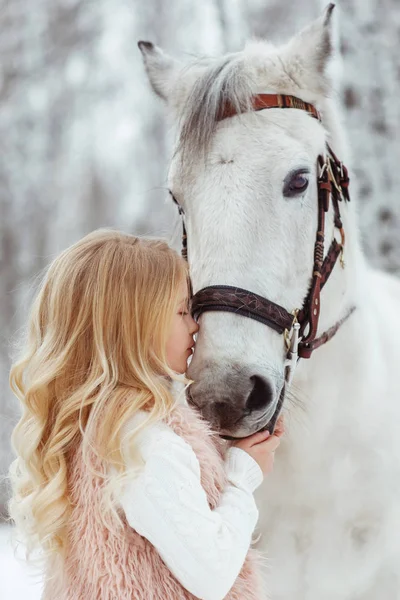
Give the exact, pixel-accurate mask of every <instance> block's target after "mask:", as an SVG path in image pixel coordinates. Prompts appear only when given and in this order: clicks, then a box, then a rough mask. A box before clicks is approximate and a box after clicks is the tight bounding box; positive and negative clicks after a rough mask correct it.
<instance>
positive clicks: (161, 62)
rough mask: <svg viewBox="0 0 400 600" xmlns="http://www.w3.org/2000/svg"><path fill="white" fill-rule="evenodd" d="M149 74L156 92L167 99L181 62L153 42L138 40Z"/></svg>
mask: <svg viewBox="0 0 400 600" xmlns="http://www.w3.org/2000/svg"><path fill="white" fill-rule="evenodd" d="M138 46H139V50H140V51H141V53H142V56H143V62H144V65H145V67H146V72H147V76H148V78H149V81H150V83H151V87H152V88H153V90H154V91H155V93H156V94H157V95H158V96H160V97H161V98H162V99H163V100H167V99H168V96H169V92H170V89H171V84H172V82H173V81H174V79H175V76H176V74H177V73H178V71H179V63H178V61H176V60H174V59H173V58H172V57H171V56H168V55H167V54H165V53H164V52H163V51H162V50H161V48H158V47H157V46H155V45H154V44H152V43H151V42H138Z"/></svg>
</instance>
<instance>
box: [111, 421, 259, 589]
mask: <svg viewBox="0 0 400 600" xmlns="http://www.w3.org/2000/svg"><path fill="white" fill-rule="evenodd" d="M143 418H144V417H143V413H142V414H140V413H138V415H136V416H135V417H134V419H132V420H131V421H130V422H129V424H128V427H134V428H136V427H137V425H138V424H139V423H140V421H141V420H143ZM135 442H136V444H137V449H138V451H139V453H140V456H141V458H142V460H143V466H142V467H141V469H140V471H139V472H136V473H135V475H134V476H132V479H131V480H129V479H128V481H127V482H126V483H125V486H124V490H123V494H122V497H121V499H120V503H121V507H122V509H123V510H124V512H125V515H126V518H127V521H128V523H129V525H130V526H131V527H132V528H134V529H135V530H136V531H137V532H138V533H139V534H140V535H142V536H143V537H145V538H147V539H148V540H149V541H150V542H151V544H153V546H154V547H155V548H156V549H157V551H158V552H159V554H160V556H161V558H162V559H163V560H164V562H165V564H166V565H167V566H168V568H169V569H170V571H171V572H172V573H173V575H174V576H175V577H176V579H178V581H179V582H180V583H181V584H182V586H183V587H184V588H186V589H187V590H188V591H189V592H191V593H192V594H193V595H194V596H196V597H197V598H200V599H201V600H222V599H223V598H224V597H225V596H226V594H227V593H228V592H229V590H230V588H231V587H232V585H233V583H234V582H235V580H236V578H237V576H238V574H239V572H240V570H241V568H242V566H243V563H244V560H245V557H246V554H247V552H248V549H249V547H250V543H251V536H252V533H253V531H254V528H255V525H256V522H257V519H258V511H257V508H256V504H255V501H254V498H253V492H254V490H255V489H256V488H257V487H258V486H259V485H260V483H261V482H262V480H263V474H262V471H261V469H260V467H259V466H258V464H257V462H256V461H255V460H254V459H253V458H251V456H250V455H249V454H247V453H246V452H244V451H243V450H241V449H239V448H230V449H229V450H228V452H227V457H226V473H227V477H228V481H229V485H227V487H226V488H225V490H224V492H223V493H222V495H221V499H220V503H219V505H218V506H217V507H216V508H215V509H214V510H211V509H210V507H209V505H208V501H207V496H206V493H205V491H204V489H203V487H202V486H201V483H200V466H199V462H198V460H197V458H196V455H195V453H194V452H193V450H192V448H191V447H190V445H189V444H188V443H187V442H185V441H184V440H183V439H182V438H181V437H180V436H178V435H177V434H176V433H175V432H174V431H173V430H172V429H171V428H170V427H169V426H167V425H166V424H165V423H163V422H158V423H155V424H152V425H149V426H147V427H146V428H145V429H144V430H142V431H141V432H140V433H139V435H138V436H137V437H136V438H135ZM136 444H135V445H136ZM123 452H124V447H123Z"/></svg>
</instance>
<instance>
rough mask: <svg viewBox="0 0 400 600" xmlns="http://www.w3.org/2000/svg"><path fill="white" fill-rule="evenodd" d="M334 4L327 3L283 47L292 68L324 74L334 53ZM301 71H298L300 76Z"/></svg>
mask: <svg viewBox="0 0 400 600" xmlns="http://www.w3.org/2000/svg"><path fill="white" fill-rule="evenodd" d="M334 8H335V5H334V4H332V3H331V4H328V6H327V7H326V9H325V11H324V13H323V14H322V15H321V16H320V17H319V18H318V19H316V20H315V21H313V22H312V23H310V24H309V25H308V26H307V27H305V29H303V30H302V31H300V32H299V33H298V34H297V35H295V36H294V38H292V39H291V40H290V42H289V43H288V45H287V46H286V48H285V55H286V56H285V58H286V60H287V62H289V63H290V64H291V66H292V68H294V69H296V70H299V71H301V73H304V72H306V74H308V75H317V76H318V75H319V76H321V75H325V74H326V71H327V66H328V63H329V61H330V58H331V57H332V55H333V54H334V51H335V48H334V23H333V18H332V13H333V9H334ZM301 73H299V75H300V78H301Z"/></svg>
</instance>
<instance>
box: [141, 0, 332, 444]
mask: <svg viewBox="0 0 400 600" xmlns="http://www.w3.org/2000/svg"><path fill="white" fill-rule="evenodd" d="M332 9H333V5H330V6H329V7H328V8H327V10H326V12H325V14H324V15H323V16H322V17H321V18H320V19H318V20H317V21H315V22H313V23H312V24H311V25H310V26H309V27H308V28H307V29H305V30H303V31H302V32H300V33H299V34H298V35H296V36H295V37H294V38H293V39H292V40H290V41H289V43H287V44H286V45H285V46H282V47H280V48H276V47H274V46H272V45H270V44H267V43H265V42H252V43H250V44H248V45H247V46H246V48H245V50H244V51H243V52H239V53H237V54H230V55H228V56H224V57H223V58H221V59H209V60H204V59H202V60H198V61H195V62H193V63H191V64H189V65H186V66H184V67H182V66H181V65H180V64H178V63H177V62H175V61H174V60H173V59H171V58H169V57H167V56H166V55H165V54H164V53H163V52H162V51H161V50H160V49H158V48H156V47H154V46H153V45H152V44H150V43H148V42H141V43H140V44H139V45H140V48H141V51H142V53H143V55H144V61H145V65H146V69H147V73H148V76H149V79H150V81H151V83H152V86H153V88H154V90H155V91H156V92H157V94H159V95H160V96H161V97H162V98H164V99H165V100H166V102H167V104H168V105H169V107H170V108H171V111H172V114H173V116H174V117H175V121H176V123H177V126H178V130H179V134H180V135H179V136H178V138H179V139H178V142H177V146H176V149H175V153H174V158H173V161H172V164H171V169H170V190H171V193H172V195H173V196H174V198H175V199H176V201H177V202H178V203H179V204H180V206H181V207H182V209H183V210H184V213H185V222H186V228H187V233H188V256H189V263H190V269H191V277H192V282H193V288H194V292H196V291H197V290H199V289H201V288H203V287H206V286H209V285H214V284H226V285H231V286H238V287H241V288H245V289H248V290H251V291H253V292H256V293H257V294H259V295H261V296H264V297H266V298H268V299H269V300H271V301H273V302H275V303H277V304H279V305H281V306H282V307H285V308H286V310H287V311H289V312H291V311H292V310H293V309H296V308H301V307H302V304H303V301H304V298H305V296H306V294H307V292H308V288H309V286H310V281H311V276H312V271H313V250H314V243H315V236H316V229H317V157H318V156H319V155H321V154H324V153H325V144H326V138H327V130H326V129H325V127H324V126H323V125H322V124H321V123H320V122H319V121H318V120H316V119H314V118H313V117H312V116H310V115H309V114H307V113H306V112H305V111H302V110H296V109H287V110H280V109H271V110H264V111H259V112H255V111H249V110H246V108H248V103H249V101H250V98H251V97H252V96H253V95H254V94H255V93H262V92H264V93H280V94H290V95H293V96H297V97H298V98H301V99H302V100H304V101H305V102H309V103H312V104H314V106H316V107H317V108H318V109H319V110H321V111H322V113H323V120H324V125H325V126H326V127H327V129H333V130H334V125H333V124H332V123H331V122H330V121H332V119H333V116H334V113H333V112H332V109H331V108H330V101H329V100H328V97H329V93H330V89H329V78H328V77H327V66H328V61H329V58H330V55H331V47H332V45H331V38H332V33H331V27H332V26H331V13H332ZM227 103H228V104H230V105H232V106H234V107H236V108H237V112H239V113H241V114H239V115H236V116H233V117H231V118H226V119H223V120H220V116H221V111H223V110H224V107H226V105H227ZM334 135H335V132H333V137H334ZM333 143H335V139H333ZM334 147H335V146H334ZM336 147H337V146H336ZM339 151H341V149H340V148H339ZM326 235H327V244H329V243H330V241H331V239H332V236H333V218H332V215H331V214H328V216H327V230H326ZM337 269H338V268H337ZM333 279H335V277H334V278H333ZM330 286H332V284H331V283H330ZM337 289H338V298H339V297H340V294H343V289H344V288H343V286H339V287H338V288H337ZM340 306H341V304H340V302H339V303H338V310H340ZM321 317H323V315H322V314H321ZM322 324H323V325H324V320H323V318H322ZM200 325H201V327H200V333H199V336H198V341H197V346H196V352H195V355H194V357H193V360H192V363H191V365H190V369H189V373H188V374H189V377H191V378H192V379H193V380H194V383H193V385H192V386H191V388H190V397H191V401H192V402H193V403H194V404H195V405H197V406H199V407H200V408H201V410H202V412H203V414H204V415H205V417H206V418H208V419H209V420H210V421H211V423H213V424H214V425H215V426H217V427H219V428H220V430H221V431H222V432H223V433H225V434H227V435H233V436H236V437H240V436H244V435H248V434H250V433H252V432H254V431H256V430H259V429H261V428H262V427H264V426H266V425H267V423H268V422H269V421H270V420H271V418H272V417H273V415H274V414H275V413H276V411H277V406H278V405H279V400H280V399H281V398H282V396H283V388H284V360H285V347H284V344H283V339H282V336H281V335H279V334H278V333H276V332H275V331H273V330H272V329H270V328H268V327H266V326H265V325H263V324H261V323H258V322H256V321H253V320H250V319H247V318H245V317H242V316H238V315H235V314H232V313H228V312H218V313H214V312H207V313H206V314H203V315H202V316H201V324H200ZM330 325H332V323H328V326H330Z"/></svg>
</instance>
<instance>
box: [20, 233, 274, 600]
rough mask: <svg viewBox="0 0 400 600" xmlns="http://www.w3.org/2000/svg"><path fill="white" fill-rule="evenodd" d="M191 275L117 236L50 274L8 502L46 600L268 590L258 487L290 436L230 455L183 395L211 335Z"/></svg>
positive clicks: (66, 255) (244, 444) (91, 239)
mask: <svg viewBox="0 0 400 600" xmlns="http://www.w3.org/2000/svg"><path fill="white" fill-rule="evenodd" d="M187 281H188V273H187V267H186V263H185V261H184V260H183V259H181V258H180V257H179V256H178V254H176V253H175V252H174V251H173V250H172V249H171V248H169V247H168V246H167V244H165V243H164V242H161V241H156V240H149V239H138V238H136V237H133V236H130V235H125V234H122V233H118V232H113V231H104V230H103V231H96V232H94V233H92V234H90V235H88V236H86V237H85V238H84V239H83V240H81V241H80V242H78V243H77V244H75V245H73V246H72V247H71V248H69V249H67V250H66V251H65V252H63V253H62V254H61V255H60V256H59V257H58V258H56V260H55V261H54V262H53V263H52V265H51V266H50V268H49V270H48V272H47V274H46V276H45V278H44V281H43V283H42V286H41V289H40V291H39V293H38V296H37V298H36V300H35V302H34V305H33V308H32V313H31V317H30V323H29V334H28V340H27V344H26V351H25V354H24V356H23V358H22V359H21V360H20V361H19V362H17V363H16V364H15V365H14V366H13V367H12V370H11V385H12V389H13V390H14V392H15V394H16V395H17V396H18V398H19V399H20V401H21V403H22V408H23V414H22V417H21V419H20V421H19V423H18V425H17V426H16V428H15V430H14V432H13V438H12V441H13V446H14V449H15V451H16V454H17V459H16V460H15V461H14V463H13V465H12V467H11V480H12V487H13V496H12V499H11V502H10V515H11V517H12V518H13V520H14V521H15V523H16V525H17V526H18V528H19V530H20V531H21V533H23V534H24V537H25V540H26V543H27V550H28V556H29V555H30V553H31V551H32V550H34V549H36V548H39V549H41V551H42V556H43V559H44V561H45V571H46V578H45V588H44V595H43V599H44V600H128V599H129V600H133V599H134V600H180V599H181V600H188V599H193V598H201V599H203V600H221V599H222V598H225V597H226V598H229V599H230V600H239V599H240V600H256V599H257V600H258V599H260V598H261V597H262V593H261V591H260V578H259V571H258V565H257V557H256V555H255V553H254V552H253V551H252V550H249V547H250V542H251V536H252V533H253V530H254V527H255V524H256V521H257V516H258V515H257V509H256V506H255V503H254V499H253V491H254V490H255V489H256V487H257V486H259V485H260V483H261V481H262V479H263V473H267V472H268V471H270V470H271V468H272V463H273V452H274V451H275V449H276V448H277V447H278V445H279V436H280V435H281V433H282V431H279V432H278V434H277V435H272V436H269V438H268V433H266V432H263V433H258V434H255V435H253V436H250V437H249V438H247V439H245V440H241V441H238V442H237V443H235V444H233V447H231V448H230V449H228V450H227V451H226V448H225V447H224V444H225V442H222V441H221V440H220V439H219V438H218V437H217V436H216V435H213V434H212V433H211V432H210V430H209V429H208V427H207V425H206V424H205V423H204V422H203V421H202V420H201V418H200V417H199V416H198V415H197V414H195V412H194V411H193V410H191V409H189V408H188V407H185V406H184V405H179V404H178V403H177V401H176V400H175V398H174V396H173V395H172V391H171V384H172V383H173V382H174V381H181V382H184V383H189V382H188V381H187V380H186V379H185V377H184V376H183V374H184V372H185V370H186V366H187V360H188V358H189V356H190V355H191V353H192V349H193V346H194V341H193V335H194V334H195V333H196V332H197V331H198V326H197V324H196V323H195V321H194V320H193V319H192V317H191V315H190V313H189V311H188V285H187ZM267 438H268V439H267Z"/></svg>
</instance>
